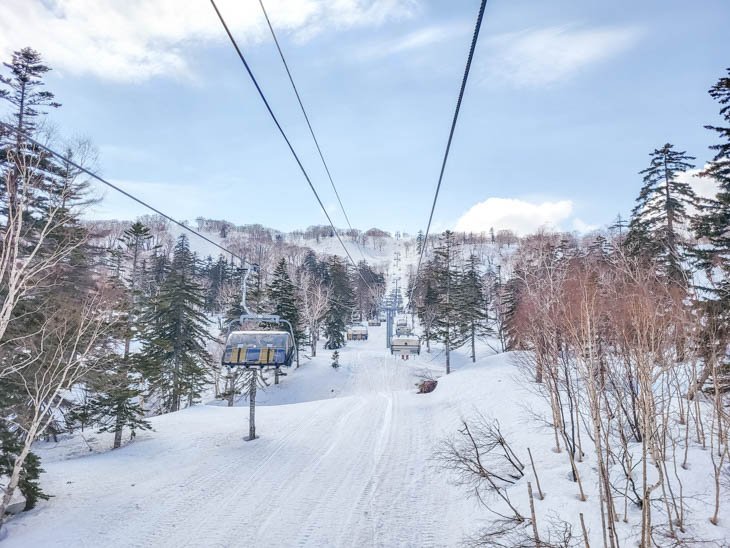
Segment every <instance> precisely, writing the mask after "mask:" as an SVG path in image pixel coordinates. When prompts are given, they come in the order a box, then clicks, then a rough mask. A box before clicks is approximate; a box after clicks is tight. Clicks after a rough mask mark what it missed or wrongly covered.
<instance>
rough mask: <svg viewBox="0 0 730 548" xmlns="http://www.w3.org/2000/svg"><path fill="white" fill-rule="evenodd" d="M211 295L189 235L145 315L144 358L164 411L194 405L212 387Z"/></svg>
mask: <svg viewBox="0 0 730 548" xmlns="http://www.w3.org/2000/svg"><path fill="white" fill-rule="evenodd" d="M204 305H205V295H204V291H203V289H202V287H201V286H200V284H199V282H198V281H197V280H196V278H195V260H194V256H193V254H192V253H191V251H190V246H189V243H188V239H187V236H184V235H183V236H180V237H179V238H178V241H177V244H176V245H175V250H174V253H173V259H172V263H171V265H170V268H169V272H168V273H167V276H166V277H165V279H164V281H163V282H162V284H161V285H160V289H159V292H158V293H157V295H156V296H155V298H154V299H152V300H151V301H150V303H149V305H148V308H147V313H146V315H145V319H144V322H145V330H144V332H143V335H142V342H143V348H142V353H141V356H140V361H141V366H142V368H143V371H144V374H145V379H146V381H147V383H148V384H149V390H150V393H151V395H153V396H154V397H155V398H157V402H158V406H159V408H160V409H161V410H162V411H163V412H170V411H178V410H179V409H181V408H182V407H183V404H184V403H186V404H187V405H192V404H193V403H194V402H195V400H196V399H197V398H198V397H199V395H200V390H201V388H202V387H203V386H204V385H205V384H206V382H207V366H208V364H209V363H210V355H209V353H208V350H207V343H208V341H209V340H210V339H211V337H210V334H209V333H208V331H207V325H208V320H207V318H206V316H205V314H204V312H203V307H204Z"/></svg>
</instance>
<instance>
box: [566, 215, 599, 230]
mask: <svg viewBox="0 0 730 548" xmlns="http://www.w3.org/2000/svg"><path fill="white" fill-rule="evenodd" d="M572 227H573V230H575V231H576V232H580V233H581V234H586V233H587V232H593V231H594V230H598V229H599V228H600V226H599V225H593V224H590V223H586V222H585V221H584V220H583V219H579V218H577V217H576V218H575V219H573V222H572Z"/></svg>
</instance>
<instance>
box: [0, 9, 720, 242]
mask: <svg viewBox="0 0 730 548" xmlns="http://www.w3.org/2000/svg"><path fill="white" fill-rule="evenodd" d="M478 4H479V2H478V0H469V1H467V0H455V1H446V0H442V1H435V0H432V1H427V0H371V1H364V0H360V1H355V0H347V1H344V2H340V3H338V4H334V3H333V2H314V1H311V0H310V1H305V0H279V1H275V0H269V2H267V6H268V7H269V11H270V14H271V16H272V19H273V22H274V24H275V25H276V26H278V27H279V28H280V31H279V35H280V40H281V42H282V47H283V48H284V51H285V53H286V54H287V56H288V60H289V62H290V66H291V68H292V71H293V73H294V77H295V79H296V81H297V84H298V87H299V89H300V92H301V94H302V97H303V99H304V102H305V105H306V106H307V107H308V110H309V113H310V117H311V119H312V122H313V124H314V126H315V130H316V131H317V133H318V136H319V139H320V143H321V145H322V147H323V150H324V153H325V156H326V157H327V159H328V161H329V164H330V168H331V170H332V173H333V176H334V177H335V182H336V183H337V184H338V188H339V190H340V193H341V196H342V198H343V201H344V204H345V207H346V208H347V210H348V214H349V216H350V219H351V220H352V223H353V225H354V226H356V227H360V228H368V227H371V226H380V227H383V228H386V229H391V230H406V231H412V232H415V231H416V230H418V229H419V228H425V224H426V221H427V217H428V211H429V208H430V203H431V200H432V196H433V190H434V187H435V183H436V180H437V176H438V169H439V166H440V161H441V156H442V154H443V148H444V146H445V141H446V137H447V132H448V128H449V123H450V119H451V116H452V113H453V108H454V103H455V100H456V96H457V92H458V86H459V83H460V78H461V75H462V72H463V69H464V62H465V57H466V53H467V50H468V46H469V41H470V39H471V33H472V29H473V24H474V18H475V16H476V11H477V8H478ZM80 6H81V4H80V3H79V2H78V1H77V0H65V1H61V0H58V1H55V2H51V1H45V2H41V1H40V0H8V1H7V2H4V3H3V5H2V6H0V21H4V23H2V22H0V29H1V30H2V32H0V52H1V53H2V54H3V56H4V58H7V56H8V55H7V52H8V51H11V50H13V49H17V48H20V47H22V46H25V45H30V46H32V47H35V48H36V49H38V50H40V51H41V52H42V53H43V54H44V55H45V56H46V58H47V60H48V63H49V64H51V65H53V66H54V68H55V70H54V72H53V73H52V74H51V76H49V78H48V88H49V89H50V90H52V91H53V92H54V93H56V95H57V98H58V99H59V101H60V102H62V103H63V105H64V106H63V108H62V109H60V110H59V111H57V112H55V113H54V114H53V120H54V122H55V123H56V124H57V125H58V126H59V128H60V129H61V130H62V131H63V132H64V133H66V134H70V135H84V136H87V137H89V138H90V139H91V140H92V141H93V142H94V143H96V145H97V146H98V147H99V149H100V152H101V161H100V168H101V172H102V173H103V174H104V175H105V176H106V177H108V178H110V179H111V180H113V181H115V182H118V183H119V184H120V185H123V186H124V187H125V188H127V189H129V190H130V191H132V192H134V193H137V194H139V195H140V196H141V197H143V198H145V199H148V200H149V201H151V202H152V203H153V204H155V205H156V206H158V207H160V208H162V209H164V210H166V211H169V212H170V213H171V214H172V215H173V216H176V217H178V218H187V219H192V218H194V217H196V216H197V215H203V216H206V217H212V218H225V219H228V220H230V221H232V222H234V223H237V224H245V223H262V224H265V225H269V226H273V227H276V228H279V229H284V230H287V229H292V228H297V227H304V226H307V225H310V224H315V223H322V222H324V219H323V216H322V214H321V212H319V211H318V206H317V204H316V201H315V200H314V197H313V196H312V195H311V192H310V190H309V189H308V187H307V185H306V182H305V181H304V179H303V177H302V176H301V174H300V173H299V172H298V168H297V166H296V164H295V162H294V160H293V159H292V158H291V157H290V155H289V153H288V151H287V149H286V146H285V144H284V142H283V141H282V139H281V137H280V136H279V135H278V134H277V132H276V128H275V127H274V125H273V123H272V122H271V121H270V119H269V118H268V115H267V113H266V111H265V110H264V107H263V105H262V104H261V102H260V100H259V98H258V97H257V96H256V95H255V93H254V89H253V86H252V84H251V82H250V81H249V80H248V77H247V76H246V74H245V73H244V72H243V69H242V67H241V65H240V61H239V60H238V59H237V58H236V57H235V53H234V51H233V50H232V48H231V46H230V44H229V43H228V41H227V39H226V37H225V35H224V33H223V30H222V28H220V25H219V23H218V22H217V20H216V19H215V14H214V12H213V11H212V8H211V7H210V5H209V3H208V1H207V0H196V1H194V2H193V1H189V2H175V1H173V0H158V1H157V2H142V1H141V0H135V1H131V2H124V3H118V2H115V1H114V0H100V1H99V2H97V7H96V8H94V9H92V10H91V11H89V10H88V9H82V8H81V7H80ZM219 6H220V8H221V10H222V11H223V13H224V15H226V16H227V17H229V18H230V20H231V24H232V26H233V27H234V32H235V33H236V34H237V36H238V37H240V40H241V44H242V46H243V49H244V53H245V54H246V55H247V56H248V58H249V61H250V64H251V67H252V69H253V70H254V72H255V73H256V75H257V76H258V78H259V81H260V83H261V85H262V87H263V89H264V91H265V92H266V93H267V95H268V96H269V98H270V101H271V103H272V106H273V108H274V111H275V112H276V113H277V115H278V116H279V117H280V120H281V122H282V124H283V125H284V127H285V129H286V130H287V132H288V133H289V134H290V136H291V138H292V141H293V143H294V146H295V148H296V149H297V150H298V151H299V152H300V154H301V156H302V159H303V161H304V163H305V165H306V167H307V168H308V170H309V171H310V174H311V175H312V178H313V181H314V183H315V185H316V186H317V187H318V189H319V190H320V192H321V194H322V196H323V199H324V201H325V203H326V204H327V206H328V209H329V210H330V213H331V215H332V216H333V218H334V219H335V220H336V223H337V224H338V225H339V226H344V224H345V223H344V219H343V218H342V214H341V213H340V212H339V211H338V208H337V207H336V202H335V199H334V195H333V193H332V191H331V189H330V187H329V182H328V181H327V179H326V177H325V174H324V171H323V169H322V167H321V164H319V161H318V158H317V156H316V155H315V151H314V147H313V144H312V142H311V139H310V138H309V136H308V133H307V130H306V126H305V125H304V121H303V118H302V116H301V113H300V112H299V111H298V106H297V104H296V100H295V98H294V96H293V93H292V91H291V89H290V88H289V84H288V82H287V80H286V75H285V73H284V70H283V67H282V66H281V63H280V61H279V59H278V57H277V54H276V51H275V49H274V45H273V43H272V42H271V40H270V39H269V38H268V36H267V35H266V34H265V33H264V30H265V29H264V27H263V26H262V25H263V21H262V19H261V18H260V14H259V11H258V10H259V7H258V2H257V1H256V0H245V2H236V1H233V0H219ZM21 19H22V21H23V23H22V24H21V23H20V21H21ZM728 28H730V2H728V1H727V0H700V1H696V2H686V1H682V0H669V1H667V0H663V1H659V0H656V1H655V0H646V1H641V2H635V1H627V0H616V1H614V2H599V1H594V0H584V1H575V0H572V1H567V0H562V1H560V0H556V1H552V2H538V1H534V0H509V1H507V0H490V1H489V2H488V4H487V9H486V13H485V19H484V25H483V28H482V35H481V39H480V44H479V47H478V49H477V52H476V56H475V62H474V66H473V71H472V78H471V80H470V83H469V87H468V89H467V93H466V97H465V102H464V105H463V109H462V116H461V119H460V121H459V126H458V127H457V132H456V138H455V141H454V145H453V149H452V154H451V158H450V161H449V165H448V167H447V171H446V176H445V179H444V186H443V189H442V194H441V198H440V201H439V204H438V207H437V211H436V216H435V223H436V224H435V228H436V229H437V230H439V229H442V228H445V227H447V226H455V225H457V223H458V221H459V219H460V217H462V216H463V215H464V214H465V213H466V212H467V211H468V210H469V209H470V208H471V207H472V206H474V205H475V204H477V203H478V202H484V201H485V200H487V199H488V198H509V199H512V200H510V201H501V202H495V201H492V202H490V203H488V204H486V205H484V206H482V208H481V209H479V210H478V211H477V212H476V214H473V215H471V216H470V219H471V221H469V223H471V224H468V226H469V227H473V226H474V223H476V225H480V223H481V225H480V226H482V227H488V226H491V225H492V224H497V225H500V224H501V225H504V226H509V227H513V228H518V229H523V230H529V229H530V228H532V227H533V225H534V224H535V223H537V222H538V221H539V222H550V221H552V222H554V223H556V224H558V225H559V226H562V227H564V228H574V227H584V226H585V225H602V224H605V223H608V222H610V221H611V220H612V219H613V218H614V217H615V215H616V214H617V213H618V212H622V213H624V214H626V213H627V212H628V211H629V210H630V208H631V205H632V202H633V200H634V198H635V196H636V194H637V192H638V189H639V185H640V178H639V176H638V175H637V174H636V173H637V172H638V171H639V170H640V169H642V168H644V167H645V166H646V164H647V159H648V154H649V152H651V150H652V149H653V148H655V147H658V146H660V145H662V144H663V143H665V142H667V141H669V142H672V143H674V144H675V145H676V146H677V147H678V148H680V149H683V150H684V149H686V150H688V151H689V152H690V153H691V154H693V155H695V156H697V157H698V162H704V161H706V160H707V159H708V158H709V151H708V150H707V146H708V145H709V144H711V143H712V142H713V139H714V137H713V136H712V135H711V134H710V133H709V132H708V131H706V130H704V129H703V128H702V126H703V125H704V124H707V123H714V122H716V121H717V111H718V107H717V105H716V104H715V103H713V102H712V100H711V99H710V97H709V96H708V95H707V92H706V91H707V88H708V87H709V86H710V85H712V84H713V83H714V82H715V81H716V80H717V79H718V78H719V77H720V76H721V75H722V74H723V72H724V69H725V67H727V66H730V40H729V39H728V37H727V36H728V35H727V29H728ZM103 208H104V211H102V212H99V213H98V215H102V216H107V215H109V216H117V217H126V218H130V217H133V216H134V215H136V214H139V213H142V211H141V210H140V209H139V208H138V207H137V206H135V205H134V204H130V203H129V202H128V201H125V199H124V198H121V197H112V196H111V195H107V199H106V200H105V202H104V204H103ZM485 215H486V216H488V217H494V222H492V219H491V218H489V219H487V218H484V216H485ZM474 219H477V221H474ZM466 222H467V221H462V226H466V225H464V224H463V223H466ZM477 227H478V226H477Z"/></svg>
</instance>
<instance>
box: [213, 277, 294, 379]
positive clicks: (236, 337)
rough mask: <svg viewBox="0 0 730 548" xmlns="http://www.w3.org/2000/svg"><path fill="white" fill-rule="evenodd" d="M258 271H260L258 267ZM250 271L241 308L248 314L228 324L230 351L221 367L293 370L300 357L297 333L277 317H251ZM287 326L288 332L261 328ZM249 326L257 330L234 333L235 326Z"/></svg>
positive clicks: (223, 359)
mask: <svg viewBox="0 0 730 548" xmlns="http://www.w3.org/2000/svg"><path fill="white" fill-rule="evenodd" d="M255 268H256V267H255ZM248 274H249V271H248V269H246V270H245V273H244V277H243V281H242V298H241V305H242V307H243V310H244V311H245V314H242V315H241V317H240V318H239V319H238V320H234V321H232V322H231V323H230V324H228V334H227V336H226V347H225V350H224V351H223V356H222V357H221V364H222V365H224V366H226V367H245V368H255V367H259V368H261V369H264V368H266V367H273V368H274V369H279V368H280V367H282V366H284V367H291V364H292V361H293V360H294V358H295V357H296V358H297V363H299V356H298V352H297V345H296V340H295V339H294V329H293V328H292V325H291V323H289V322H288V321H287V320H285V319H283V318H281V317H280V316H276V315H264V314H251V313H250V312H249V310H248V307H247V306H246V281H247V279H248ZM267 323H268V324H274V325H277V326H282V325H283V326H286V327H287V328H288V329H275V330H272V329H265V328H262V327H260V326H261V324H267ZM247 324H253V325H255V326H256V327H254V328H252V329H250V330H244V329H234V326H238V327H240V328H243V327H244V326H245V325H247Z"/></svg>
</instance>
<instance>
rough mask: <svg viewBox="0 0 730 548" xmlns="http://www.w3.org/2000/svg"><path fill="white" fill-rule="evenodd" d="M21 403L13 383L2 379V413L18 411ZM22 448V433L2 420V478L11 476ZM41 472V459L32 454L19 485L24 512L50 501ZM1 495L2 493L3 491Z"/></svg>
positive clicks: (0, 462)
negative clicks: (41, 481) (42, 483)
mask: <svg viewBox="0 0 730 548" xmlns="http://www.w3.org/2000/svg"><path fill="white" fill-rule="evenodd" d="M21 402H22V400H20V398H19V397H18V394H17V391H16V390H15V389H14V387H13V386H12V383H7V382H4V381H3V380H2V379H0V412H2V413H3V414H4V413H5V412H6V410H8V409H17V408H18V406H19V405H21V406H22V403H21ZM22 447H23V433H22V431H21V430H20V429H19V428H17V427H11V426H10V422H9V421H7V420H5V419H4V418H3V419H0V478H3V477H5V478H7V477H8V476H10V474H11V472H12V470H13V466H14V464H15V459H16V458H17V457H18V455H19V454H20V452H21V449H22ZM41 472H43V470H42V469H41V465H40V458H38V456H37V455H36V454H34V453H32V452H31V453H30V454H29V455H28V457H27V458H26V460H25V463H24V465H23V469H22V471H21V474H20V482H19V483H18V488H19V489H20V492H21V493H22V494H23V496H24V497H25V508H24V510H31V509H32V508H33V507H35V505H36V503H37V501H38V500H39V499H43V500H48V495H46V494H45V493H44V492H43V490H42V489H41V487H40V485H39V483H38V480H39V478H40V475H41ZM0 493H2V491H1V490H0Z"/></svg>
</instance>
